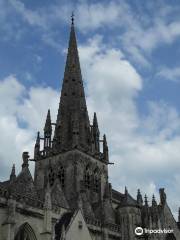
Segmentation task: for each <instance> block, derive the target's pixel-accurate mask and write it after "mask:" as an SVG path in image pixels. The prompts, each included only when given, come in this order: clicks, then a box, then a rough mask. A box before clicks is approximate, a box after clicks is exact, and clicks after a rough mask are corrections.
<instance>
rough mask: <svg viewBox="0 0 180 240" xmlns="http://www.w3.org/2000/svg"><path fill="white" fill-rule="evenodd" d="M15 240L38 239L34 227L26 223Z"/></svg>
mask: <svg viewBox="0 0 180 240" xmlns="http://www.w3.org/2000/svg"><path fill="white" fill-rule="evenodd" d="M15 240H37V238H36V235H35V233H34V231H33V229H32V227H31V226H30V225H29V224H28V223H24V224H23V225H22V226H21V227H20V228H19V230H18V232H17V234H16V236H15Z"/></svg>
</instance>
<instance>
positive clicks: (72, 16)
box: [71, 11, 74, 25]
mask: <svg viewBox="0 0 180 240" xmlns="http://www.w3.org/2000/svg"><path fill="white" fill-rule="evenodd" d="M71 24H72V25H74V12H73V11H72V14H71Z"/></svg>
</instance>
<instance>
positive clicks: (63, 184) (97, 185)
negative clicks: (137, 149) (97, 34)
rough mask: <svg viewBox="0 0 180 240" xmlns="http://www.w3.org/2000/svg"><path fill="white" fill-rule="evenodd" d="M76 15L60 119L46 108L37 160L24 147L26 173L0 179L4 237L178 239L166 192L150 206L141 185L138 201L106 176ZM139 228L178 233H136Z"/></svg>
mask: <svg viewBox="0 0 180 240" xmlns="http://www.w3.org/2000/svg"><path fill="white" fill-rule="evenodd" d="M73 20H74V19H72V24H71V31H70V39H69V47H68V53H67V60H66V66H65V72H64V78H63V84H62V90H61V97H60V103H59V109H58V114H57V119H56V122H55V123H53V122H52V121H51V115H50V110H48V113H47V118H46V121H45V126H44V135H43V136H42V135H40V133H39V132H38V134H37V139H36V143H35V147H34V158H33V159H32V158H30V157H29V155H28V152H23V154H22V170H21V172H20V173H19V174H18V175H17V176H16V173H15V166H13V168H12V171H11V173H10V177H9V179H8V180H7V181H5V182H0V240H53V239H54V240H70V239H71V240H72V239H73V240H76V239H77V240H113V239H114V240H136V239H144V240H145V239H154V240H168V239H169V240H173V239H176V240H180V230H179V226H180V217H179V222H176V220H175V219H174V217H173V215H172V213H171V210H170V209H169V207H168V204H167V201H166V194H165V191H164V189H160V190H159V193H160V202H159V203H157V202H156V200H155V197H154V196H153V198H152V204H150V205H149V204H148V200H147V197H146V196H145V198H144V200H143V197H142V195H141V192H140V190H138V191H137V198H136V199H134V198H133V197H132V196H131V195H130V194H129V193H128V190H127V189H126V188H125V192H124V193H121V192H118V191H116V190H114V189H113V188H112V186H111V183H109V181H108V164H109V155H108V144H107V140H106V136H105V135H103V137H102V138H101V137H100V132H99V126H98V120H97V116H96V113H94V118H93V122H92V124H91V123H90V121H89V116H88V110H87V106H86V99H85V93H84V87H83V81H82V75H81V68H80V62H79V56H78V49H77V41H76V34H75V27H74V21H73ZM101 149H102V151H101ZM30 160H33V161H35V172H34V177H32V176H31V173H30V171H29V161H30ZM136 227H142V228H147V229H164V228H166V229H172V230H173V232H172V233H167V234H155V233H154V234H147V233H142V234H141V235H137V234H135V228H136Z"/></svg>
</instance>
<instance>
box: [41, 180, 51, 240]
mask: <svg viewBox="0 0 180 240" xmlns="http://www.w3.org/2000/svg"><path fill="white" fill-rule="evenodd" d="M41 239H42V240H51V239H52V205H51V193H50V188H49V185H48V187H47V191H46V195H45V202H44V224H43V232H42V233H41Z"/></svg>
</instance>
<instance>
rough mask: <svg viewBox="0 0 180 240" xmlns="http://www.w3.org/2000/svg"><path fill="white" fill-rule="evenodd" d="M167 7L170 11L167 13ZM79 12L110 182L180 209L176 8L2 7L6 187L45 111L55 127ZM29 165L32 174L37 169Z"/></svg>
mask: <svg viewBox="0 0 180 240" xmlns="http://www.w3.org/2000/svg"><path fill="white" fill-rule="evenodd" d="M170 2H171V5H170ZM72 10H73V11H74V12H75V26H76V32H77V38H78V45H79V55H80V61H81V67H82V73H83V79H84V84H85V88H86V89H85V91H86V97H87V104H88V110H89V115H90V119H92V114H93V112H94V111H96V112H97V116H98V120H99V125H100V131H101V136H102V134H103V133H106V134H107V140H108V143H109V149H110V161H111V162H114V163H115V165H111V166H110V167H109V175H110V181H111V182H112V184H113V186H114V188H115V189H117V190H120V191H124V187H125V185H126V186H127V188H128V190H129V192H130V193H131V194H132V195H133V196H134V197H135V196H136V192H137V188H140V189H141V191H142V193H143V194H144V193H145V192H146V193H147V194H148V196H149V202H151V197H152V193H155V195H156V197H157V200H158V199H159V197H158V189H159V188H160V187H164V188H165V189H166V193H167V200H168V202H169V204H170V206H171V207H172V211H173V213H174V214H175V215H176V212H177V210H178V207H179V206H180V188H179V182H180V94H179V89H180V59H179V55H180V15H179V11H180V2H179V1H178V0H177V1H176V0H171V1H168V0H167V1H165V0H164V1H163V0H151V1H148V0H147V1H142V0H131V1H130V0H126V1H125V0H111V1H108V0H107V1H106V0H104V1H100V0H99V2H98V1H93V0H92V1H90V0H89V1H85V0H84V1H80V0H79V1H67V0H66V1H65V0H64V1H63V0H54V1H50V0H39V1H37V0H31V1H27V0H24V1H23V0H0V178H1V181H2V180H5V179H6V178H8V177H9V173H10V170H11V167H12V164H13V163H15V164H16V171H17V172H18V171H19V170H20V168H21V162H22V160H21V154H22V151H24V150H28V151H29V152H30V153H31V156H32V157H33V154H32V153H33V145H34V139H35V136H36V132H37V130H41V131H42V129H43V125H44V121H45V117H46V113H47V109H48V108H50V109H51V112H52V120H53V121H55V120H56V113H57V107H58V102H59V96H60V88H61V83H62V78H63V71H64V64H65V58H66V51H67V43H68V38H69V27H70V15H71V12H72ZM32 168H33V166H31V169H32Z"/></svg>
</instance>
